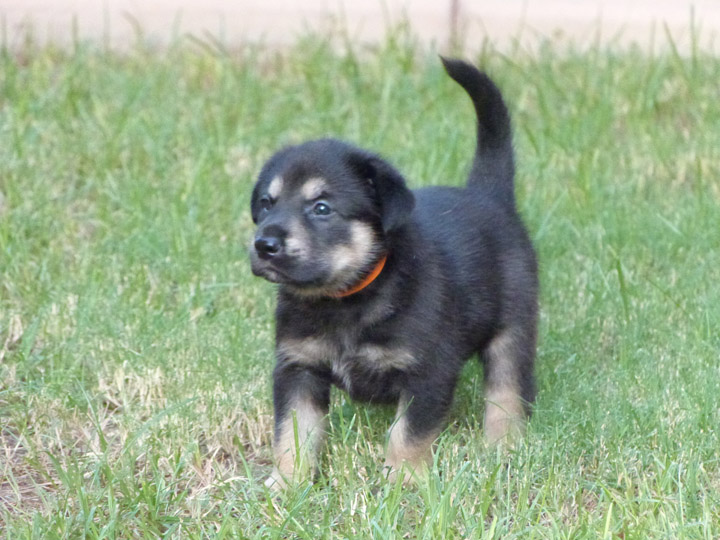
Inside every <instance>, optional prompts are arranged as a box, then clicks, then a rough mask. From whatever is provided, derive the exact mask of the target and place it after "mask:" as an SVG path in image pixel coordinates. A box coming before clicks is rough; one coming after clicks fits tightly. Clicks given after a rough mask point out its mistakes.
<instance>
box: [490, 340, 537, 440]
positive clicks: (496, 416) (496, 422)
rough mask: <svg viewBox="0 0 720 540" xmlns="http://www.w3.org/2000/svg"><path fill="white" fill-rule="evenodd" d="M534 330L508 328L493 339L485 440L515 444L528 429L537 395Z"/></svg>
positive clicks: (491, 343) (491, 342)
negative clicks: (529, 417)
mask: <svg viewBox="0 0 720 540" xmlns="http://www.w3.org/2000/svg"><path fill="white" fill-rule="evenodd" d="M534 357H535V335H534V331H532V330H531V331H530V332H529V333H528V332H522V331H520V330H519V329H513V328H510V329H506V330H504V331H502V332H501V333H499V334H498V335H497V336H496V337H495V338H493V339H492V341H490V343H489V345H488V347H487V348H486V349H485V351H484V360H485V421H484V429H485V439H486V440H487V441H488V442H489V443H491V444H494V443H503V444H512V443H513V442H514V440H515V439H517V438H518V437H520V436H521V435H522V434H523V433H524V431H525V421H526V418H527V415H528V413H529V405H530V403H531V402H532V401H533V400H534V398H535V385H534V379H533V362H534Z"/></svg>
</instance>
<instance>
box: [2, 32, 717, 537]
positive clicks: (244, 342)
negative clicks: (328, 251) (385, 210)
mask: <svg viewBox="0 0 720 540" xmlns="http://www.w3.org/2000/svg"><path fill="white" fill-rule="evenodd" d="M472 59H473V60H475V61H477V62H478V63H479V64H481V65H482V66H484V67H486V68H487V69H488V70H489V71H490V72H491V74H492V75H493V76H494V77H495V78H496V79H497V81H498V82H499V84H500V85H501V87H502V88H503V89H504V91H505V94H506V96H507V99H508V102H509V103H510V105H511V109H512V112H513V118H514V125H515V139H516V148H517V153H518V156H519V157H518V162H519V171H518V182H517V191H518V198H519V206H520V208H521V210H522V213H523V215H524V217H525V219H526V221H527V223H528V226H529V229H530V230H531V231H532V236H533V238H534V241H535V243H536V246H537V249H538V252H539V257H540V260H541V281H542V318H541V328H540V335H541V340H540V345H539V351H538V363H537V375H538V379H539V396H538V401H537V404H536V409H535V414H534V416H533V418H532V422H531V424H530V427H529V434H528V437H527V439H526V441H525V442H524V443H523V444H522V445H520V446H519V447H518V448H517V449H516V450H515V451H513V452H511V453H509V454H496V453H495V452H493V451H491V450H489V449H487V448H485V447H484V445H483V444H482V442H481V441H482V437H481V429H480V426H481V419H482V391H481V390H482V388H481V385H480V382H479V381H480V380H481V376H480V374H479V373H478V372H479V368H478V367H477V365H476V363H474V362H473V363H470V364H469V365H468V369H467V371H466V373H465V374H464V377H463V382H462V384H461V386H460V389H459V391H458V394H457V398H456V405H455V409H454V412H453V421H452V422H451V424H450V425H449V427H448V429H447V430H446V431H445V433H444V434H443V435H442V436H441V438H440V440H439V443H438V450H437V453H436V456H437V462H436V464H435V466H434V469H433V472H432V474H431V475H430V478H429V480H428V482H427V483H424V484H422V485H420V486H418V487H417V488H414V489H404V488H402V487H401V486H399V485H390V484H387V483H386V482H384V481H383V480H382V479H381V475H380V468H381V464H382V446H383V443H384V440H385V432H386V429H387V427H388V426H389V424H390V421H391V417H392V413H391V411H387V410H385V409H378V408H369V407H365V406H360V405H355V404H352V403H350V402H348V401H347V399H346V397H345V396H344V395H342V394H341V393H339V392H338V393H335V394H334V396H333V407H332V413H331V419H330V434H329V441H328V449H327V452H326V453H325V457H324V461H323V470H324V474H323V476H322V477H321V478H320V479H319V480H318V482H316V483H315V484H314V485H309V484H305V485H301V486H299V487H298V488H297V489H296V490H293V491H291V492H289V493H288V494H287V495H286V496H285V497H284V498H282V499H277V498H273V497H272V496H271V495H270V494H269V493H268V492H267V491H266V490H265V488H264V487H263V486H262V482H263V481H264V479H265V478H266V477H267V474H268V473H269V471H270V456H271V452H270V446H269V444H270V438H271V424H272V409H271V401H270V380H269V379H270V372H271V369H272V364H273V359H272V356H273V352H272V344H273V339H272V310H273V303H274V300H273V286H272V285H270V284H267V283H265V282H262V281H260V280H257V279H255V278H253V277H252V276H251V274H250V271H249V268H248V266H249V264H248V260H247V256H246V253H245V248H244V246H245V245H246V242H247V240H248V239H249V237H250V234H251V230H252V224H251V222H250V218H249V215H248V200H249V194H250V190H251V186H252V184H253V177H254V175H255V174H256V172H257V170H258V169H259V167H260V165H261V164H262V162H263V160H264V159H266V158H267V157H268V156H269V155H270V153H272V152H273V151H274V150H275V149H277V148H278V147H279V146H280V145H282V144H285V143H289V142H293V141H301V140H304V139H307V138H312V137H318V136H324V135H333V136H339V137H342V138H346V139H349V140H351V141H353V142H356V143H359V144H361V145H362V146H365V147H368V148H371V149H375V150H378V151H380V152H381V153H382V154H383V155H385V156H386V157H387V158H389V159H390V160H391V161H392V162H394V163H395V164H396V165H397V166H398V167H399V168H400V169H401V170H402V171H403V172H404V173H405V174H406V176H407V178H408V179H409V181H410V183H411V184H412V185H413V186H420V185H424V184H435V183H455V184H459V183H462V181H463V177H464V175H465V173H466V171H467V168H468V165H469V160H470V156H471V153H472V149H473V145H474V141H473V140H472V137H473V130H474V126H473V119H472V113H471V107H470V103H469V101H468V100H467V99H466V98H465V96H463V95H462V92H461V91H460V90H459V88H457V87H456V86H455V85H454V84H453V83H452V82H451V81H450V80H449V79H448V78H447V77H446V76H445V75H444V74H443V72H442V70H441V67H440V64H439V62H438V61H437V59H436V57H435V56H434V54H432V53H431V52H429V51H426V50H424V49H422V48H420V47H418V46H416V45H415V44H413V41H412V39H411V38H410V37H408V36H407V35H406V34H401V36H400V37H398V38H395V39H393V40H390V41H388V42H387V43H385V44H384V45H382V46H380V47H378V48H376V49H360V48H359V47H355V48H353V47H350V46H348V45H347V44H345V45H344V46H342V47H340V48H337V47H333V46H332V44H331V42H330V40H329V39H325V38H323V37H322V36H310V37H306V38H303V39H301V40H300V41H299V42H298V44H297V45H296V46H295V47H293V48H291V49H289V50H287V51H283V52H277V51H272V50H268V49H264V48H262V47H259V46H258V47H248V48H245V49H242V50H239V51H222V50H218V49H217V48H216V47H214V46H211V45H208V44H202V43H198V42H184V43H179V44H178V45H176V46H174V47H172V48H171V49H169V50H167V51H163V52H153V51H149V50H147V49H145V48H143V47H141V46H138V47H136V48H133V49H131V50H130V51H129V52H127V53H125V54H122V55H117V54H113V53H110V52H107V51H102V50H98V49H95V48H92V47H88V46H77V47H76V48H75V49H73V50H71V51H62V50H57V49H53V48H51V47H49V48H34V47H32V46H29V47H28V48H26V49H25V50H23V51H22V52H11V51H9V50H4V51H3V52H2V53H1V54H0V64H1V65H0V532H1V533H2V534H3V535H4V536H5V537H6V538H13V539H17V538H78V537H87V538H263V539H264V538H313V539H316V538H358V539H364V538H370V537H372V538H433V539H434V538H505V539H507V538H523V539H527V538H573V539H575V538H608V539H609V538H624V539H645V538H702V539H712V538H718V537H719V536H720V511H719V510H718V509H719V508H720V463H719V459H720V456H719V454H718V448H720V440H718V439H719V432H718V426H719V425H720V412H719V411H720V362H718V360H719V358H720V334H719V333H718V328H720V287H718V283H719V282H720V236H719V234H718V231H720V211H719V210H718V209H719V206H718V205H719V204H720V181H719V180H718V179H719V178H720V108H718V106H717V96H718V89H719V87H718V80H720V60H718V59H717V58H715V57H712V56H709V55H708V56H704V55H702V53H700V52H696V53H695V54H694V55H693V56H691V57H688V58H685V57H681V56H678V55H677V54H674V53H673V52H672V51H670V52H668V53H663V54H659V53H655V54H651V53H646V52H642V51H640V50H626V51H613V50H610V49H602V48H599V47H589V48H587V49H583V50H581V49H575V50H566V51H559V50H557V49H555V48H553V47H552V46H546V47H544V48H541V49H540V52H539V53H537V54H534V55H532V56H529V55H525V54H523V53H522V52H521V51H518V52H517V53H516V54H512V55H502V54H499V53H496V52H494V51H492V50H491V49H489V48H488V49H486V50H484V51H482V52H481V53H478V54H475V55H474V56H472Z"/></svg>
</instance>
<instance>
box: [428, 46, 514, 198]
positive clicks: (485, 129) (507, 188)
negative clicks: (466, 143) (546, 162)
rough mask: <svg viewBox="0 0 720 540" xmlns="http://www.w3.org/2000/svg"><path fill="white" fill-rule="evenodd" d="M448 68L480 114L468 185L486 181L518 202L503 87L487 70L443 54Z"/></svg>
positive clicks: (497, 192) (487, 185)
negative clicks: (497, 83) (484, 71)
mask: <svg viewBox="0 0 720 540" xmlns="http://www.w3.org/2000/svg"><path fill="white" fill-rule="evenodd" d="M441 60H442V62H443V65H444V66H445V71H447V73H448V75H450V77H452V78H453V79H454V80H455V82H457V83H458V84H459V85H460V86H462V87H463V88H464V89H465V91H466V92H467V93H468V95H469V96H470V99H472V102H473V105H474V106H475V113H476V115H477V124H478V127H477V149H476V151H475V160H474V161H473V166H472V169H471V170H470V176H469V178H468V185H469V186H473V185H478V186H479V185H482V186H484V187H485V188H487V189H489V190H490V191H491V192H492V193H493V195H495V196H496V197H497V198H498V199H499V200H502V201H504V202H506V203H508V204H510V205H514V204H515V193H514V186H513V177H514V176H515V163H514V158H513V146H512V131H511V129H510V114H509V113H508V109H507V107H506V105H505V102H504V101H503V98H502V95H501V93H500V90H499V89H498V87H497V86H495V83H493V82H492V81H491V80H490V78H489V77H488V76H487V75H485V73H483V72H481V71H479V70H478V69H477V68H475V67H474V66H472V65H470V64H468V63H466V62H463V61H462V60H454V59H449V58H443V57H441Z"/></svg>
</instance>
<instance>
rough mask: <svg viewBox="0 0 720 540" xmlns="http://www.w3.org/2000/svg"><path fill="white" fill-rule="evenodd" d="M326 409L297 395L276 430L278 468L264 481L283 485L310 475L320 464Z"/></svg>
mask: <svg viewBox="0 0 720 540" xmlns="http://www.w3.org/2000/svg"><path fill="white" fill-rule="evenodd" d="M326 416H327V411H324V410H322V409H321V408H319V407H318V406H317V405H316V404H315V403H314V402H312V401H310V400H309V399H307V398H296V399H295V400H294V401H293V403H292V404H291V406H290V407H289V408H288V415H287V417H286V418H285V419H284V420H283V422H282V423H281V424H280V426H279V428H278V429H277V431H276V433H275V446H274V448H273V453H274V454H275V469H274V470H273V473H272V475H271V476H270V478H268V480H267V481H266V482H265V484H266V485H267V486H268V487H273V488H283V487H284V486H285V485H286V484H287V482H290V481H298V480H302V479H304V478H307V477H308V476H309V475H310V472H311V471H312V470H313V469H314V468H315V466H316V464H317V453H318V450H319V448H320V445H321V444H322V442H323V440H324V438H325V423H326Z"/></svg>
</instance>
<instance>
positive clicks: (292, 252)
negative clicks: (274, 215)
mask: <svg viewBox="0 0 720 540" xmlns="http://www.w3.org/2000/svg"><path fill="white" fill-rule="evenodd" d="M309 243H310V239H309V237H308V234H307V231H306V230H305V228H304V227H303V226H302V224H301V223H300V220H298V219H292V220H291V221H290V223H289V224H288V234H287V237H286V238H285V251H286V253H287V254H288V256H290V257H296V258H298V259H307V258H308V254H309V249H308V245H309Z"/></svg>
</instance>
